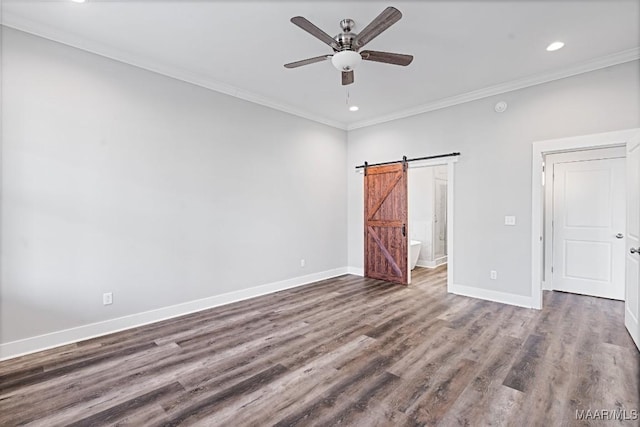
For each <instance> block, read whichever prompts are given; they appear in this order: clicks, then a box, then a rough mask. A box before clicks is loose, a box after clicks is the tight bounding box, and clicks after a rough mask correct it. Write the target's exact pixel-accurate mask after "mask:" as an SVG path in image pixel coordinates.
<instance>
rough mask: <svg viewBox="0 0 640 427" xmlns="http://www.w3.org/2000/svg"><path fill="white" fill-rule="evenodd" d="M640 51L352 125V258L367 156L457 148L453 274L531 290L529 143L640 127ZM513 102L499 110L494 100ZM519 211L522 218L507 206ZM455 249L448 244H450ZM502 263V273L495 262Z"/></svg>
mask: <svg viewBox="0 0 640 427" xmlns="http://www.w3.org/2000/svg"><path fill="white" fill-rule="evenodd" d="M639 76H640V69H639V64H638V61H634V62H631V63H626V64H622V65H618V66H614V67H609V68H606V69H602V70H599V71H594V72H590V73H586V74H582V75H578V76H574V77H570V78H566V79H562V80H557V81H554V82H551V83H546V84H543V85H539V86H534V87H530V88H527V89H522V90H518V91H514V92H509V93H505V94H503V95H499V96H495V97H491V98H486V99H482V100H478V101H474V102H469V103H466V104H462V105H457V106H454V107H450V108H446V109H442V110H438V111H433V112H429V113H425V114H421V115H417V116H413V117H409V118H406V119H401V120H396V121H393V122H389V123H384V124H380V125H377V126H371V127H367V128H363V129H358V130H353V131H350V132H349V135H348V138H349V143H348V157H347V163H348V198H349V238H348V241H349V265H350V266H353V267H362V264H363V262H362V258H363V246H362V227H361V224H362V210H363V208H362V175H360V174H356V173H354V172H353V167H354V166H356V165H358V164H362V162H363V161H365V160H366V161H368V162H369V163H372V162H377V161H386V160H393V159H398V158H401V157H402V155H407V156H408V157H419V156H425V155H430V154H441V153H449V152H452V151H460V152H461V153H462V155H461V156H460V159H459V162H458V163H457V164H456V165H455V187H454V191H455V200H454V203H455V213H454V214H455V217H454V223H453V227H454V247H453V260H454V272H453V280H454V282H455V283H456V284H458V285H466V286H474V287H478V288H484V289H488V290H494V291H500V292H506V293H512V294H517V295H523V296H528V295H530V288H531V143H532V142H533V141H536V140H543V139H552V138H561V137H567V136H574V135H582V134H589V133H597V132H605V131H611V130H617V129H627V128H635V127H640V99H639V98H640V85H639V80H640V79H639ZM499 100H504V101H507V103H508V104H509V108H508V109H507V111H506V112H504V113H502V114H498V113H496V112H494V109H493V107H494V105H495V103H496V102H497V101H499ZM505 215H515V216H516V217H517V225H516V226H515V227H509V226H504V225H503V224H504V216H505ZM450 255H451V254H450ZM490 270H497V271H498V280H490V279H489V271H490Z"/></svg>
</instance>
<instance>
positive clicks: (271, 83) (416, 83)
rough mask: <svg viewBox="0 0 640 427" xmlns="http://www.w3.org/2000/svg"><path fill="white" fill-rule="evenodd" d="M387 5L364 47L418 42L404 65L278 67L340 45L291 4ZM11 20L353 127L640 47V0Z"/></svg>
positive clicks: (95, 2)
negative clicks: (307, 28)
mask: <svg viewBox="0 0 640 427" xmlns="http://www.w3.org/2000/svg"><path fill="white" fill-rule="evenodd" d="M387 6H395V7H396V8H398V9H399V10H400V11H401V12H402V13H403V18H402V19H401V20H400V21H399V22H398V23H396V24H395V25H393V26H392V27H391V28H389V29H388V30H387V31H386V32H384V33H383V34H381V35H380V36H379V37H378V38H376V39H375V40H373V41H372V42H371V43H369V44H368V45H367V49H371V50H381V51H390V52H398V53H408V54H412V55H414V57H415V59H414V61H413V63H412V64H411V65H409V66H408V67H398V66H394V65H387V64H379V63H373V62H366V61H365V62H363V63H362V64H361V65H360V67H359V68H358V69H357V70H356V71H355V80H356V81H355V84H353V85H350V86H347V87H343V86H341V84H340V74H339V72H338V71H336V70H335V69H334V68H333V67H332V66H331V63H330V61H327V62H324V63H317V64H312V65H308V66H305V67H301V68H297V69H285V68H284V67H283V64H285V63H287V62H292V61H296V60H300V59H304V58H308V57H313V56H318V55H322V54H325V53H327V54H328V53H331V49H330V48H329V47H328V46H326V45H324V44H323V43H322V42H321V41H319V40H317V39H315V38H313V37H312V36H310V35H309V34H307V33H305V32H303V31H302V30H301V29H299V28H298V27H296V26H295V25H293V24H291V23H290V22H289V19H290V18H291V17H293V16H296V15H302V16H304V17H306V18H307V19H309V20H310V21H311V22H313V23H314V24H316V25H317V26H319V27H320V28H322V29H323V30H325V31H326V32H327V33H329V34H330V35H332V36H333V35H335V34H337V33H338V32H339V26H338V24H339V21H340V20H341V19H343V18H352V19H354V20H355V21H356V28H355V29H354V31H355V32H358V31H359V30H361V29H362V28H364V26H365V25H366V24H368V23H369V22H370V21H371V20H372V19H373V18H374V17H375V16H377V15H378V14H379V13H380V12H381V11H382V10H383V9H384V8H385V7H387ZM2 23H3V24H4V25H7V26H10V27H13V28H17V29H21V30H24V31H27V32H31V33H34V34H38V35H40V36H43V37H46V38H50V39H53V40H57V41H60V42H63V43H67V44H69V45H72V46H76V47H79V48H82V49H86V50H89V51H92V52H96V53H99V54H102V55H105V56H108V57H111V58H114V59H118V60H121V61H124V62H128V63H131V64H134V65H138V66H141V67H144V68H147V69H151V70H154V71H158V72H161V73H163V74H167V75H170V76H173V77H176V78H180V79H183V80H186V81H190V82H193V83H197V84H200V85H202V86H205V87H209V88H212V89H215V90H218V91H221V92H225V93H228V94H231V95H234V96H238V97H241V98H244V99H248V100H251V101H254V102H258V103H261V104H264V105H269V106H272V107H275V108H278V109H281V110H284V111H289V112H292V113H294V114H298V115H301V116H303V117H308V118H311V119H314V120H317V121H320V122H323V123H327V124H330V125H333V126H337V127H340V128H344V129H352V128H357V127H361V126H365V125H368V124H373V123H377V122H381V121H385V120H389V119H392V118H397V117H402V116H406V115H409V114H415V113H417V112H422V111H429V110H433V109H436V108H440V107H442V106H447V105H452V104H455V103H458V102H463V101H466V100H470V99H477V98H479V97H482V96H488V95H493V94H496V93H501V92H505V91H507V90H512V89H515V88H520V87H526V86H529V85H532V84H536V83H540V82H544V81H549V80H553V79H555V78H561V77H565V76H568V75H573V74H577V73H579V72H584V71H588V70H592V69H597V68H602V67H604V66H608V65H613V64H616V63H622V62H626V61H630V60H634V59H638V58H639V57H640V48H639V46H640V0H602V1H596V0H582V1H577V0H575V1H551V0H537V1H518V0H511V1H508V0H494V1H459V0H449V1H420V2H419V1H395V2H394V1H386V2H380V1H367V2H364V1H342V2H333V1H291V0H289V1H196V2H187V1H149V0H148V1H99V0H87V2H86V3H83V4H77V3H73V2H71V1H70V0H65V1H28V0H25V1H17V0H13V1H12V0H5V1H4V3H3V5H2ZM555 40H562V41H563V42H565V43H566V46H565V48H564V49H561V50H559V51H557V52H553V53H550V52H547V51H546V50H545V48H546V46H547V45H548V44H549V43H550V42H552V41H555ZM347 88H348V89H347ZM347 90H348V92H349V97H350V100H351V102H352V103H353V104H357V105H358V106H359V107H360V110H359V111H358V112H355V113H354V112H350V111H348V109H347V106H346V97H347Z"/></svg>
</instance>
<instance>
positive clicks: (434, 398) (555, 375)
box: [0, 267, 640, 426]
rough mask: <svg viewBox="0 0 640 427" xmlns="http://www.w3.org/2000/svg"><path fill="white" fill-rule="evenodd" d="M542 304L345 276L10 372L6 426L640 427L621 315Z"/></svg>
mask: <svg viewBox="0 0 640 427" xmlns="http://www.w3.org/2000/svg"><path fill="white" fill-rule="evenodd" d="M544 298H545V301H544V310H542V311H536V310H529V309H523V308H518V307H512V306H507V305H502V304H498V303H492V302H488V301H480V300H475V299H472V298H466V297H461V296H456V295H450V294H447V293H446V267H441V268H438V269H435V270H428V269H420V268H418V269H416V270H414V274H413V283H412V285H411V286H409V287H408V288H407V287H404V286H400V285H392V284H389V283H385V282H381V281H377V280H371V279H364V278H361V277H356V276H342V277H339V278H335V279H331V280H326V281H323V282H318V283H314V284H311V285H308V286H304V287H299V288H295V289H291V290H287V291H283V292H278V293H276V294H271V295H266V296H262V297H259V298H255V299H251V300H247V301H242V302H238V303H235V304H231V305H226V306H223V307H218V308H214V309H210V310H206V311H202V312H199V313H195V314H192V315H188V316H184V317H181V318H177V319H172V320H168V321H164V322H161V323H156V324H152V325H148V326H144V327H140V328H136V329H131V330H128V331H124V332H120V333H116V334H112V335H108V336H105V337H101V338H96V339H92V340H88V341H83V342H79V343H77V344H72V345H67V346H64V347H59V348H56V349H52V350H48V351H43V352H40V353H36V354H32V355H28V356H24V357H21V358H16V359H11V360H7V361H4V362H0V425H2V426H13V425H22V424H29V425H34V426H57V425H74V426H94V425H95V426H98V425H134V426H172V425H205V426H218V425H220V426H231V425H232V426H263V425H277V426H297V425H305V426H306V425H321V426H333V425H359V426H396V425H408V426H412V425H443V426H456V425H465V426H487V425H505V426H522V425H538V426H554V425H567V426H573V425H624V424H626V425H633V426H638V425H640V422H639V421H638V420H637V419H636V420H632V419H627V420H622V421H620V420H618V421H615V424H612V423H613V421H607V420H606V419H604V420H603V413H602V412H601V411H602V410H607V411H610V412H613V411H626V412H616V415H617V416H620V415H622V416H623V417H626V418H633V417H634V414H638V411H640V391H639V386H640V354H639V352H638V350H637V349H636V348H635V346H634V344H633V342H632V341H631V338H630V337H629V336H628V335H627V333H626V331H625V329H624V326H623V304H622V303H621V302H618V301H611V300H605V299H599V298H592V297H585V296H578V295H571V294H566V293H560V292H546V293H545V295H544ZM585 410H590V411H591V412H590V413H591V419H590V420H579V419H577V417H576V411H585ZM596 411H600V412H596ZM634 411H635V412H634ZM586 414H589V412H587V413H586ZM583 416H584V415H583Z"/></svg>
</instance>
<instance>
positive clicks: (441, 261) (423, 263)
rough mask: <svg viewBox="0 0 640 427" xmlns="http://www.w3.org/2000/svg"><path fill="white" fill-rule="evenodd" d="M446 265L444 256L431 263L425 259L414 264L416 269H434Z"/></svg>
mask: <svg viewBox="0 0 640 427" xmlns="http://www.w3.org/2000/svg"><path fill="white" fill-rule="evenodd" d="M446 263H447V257H446V256H444V257H441V258H438V259H435V260H433V261H431V260H426V259H419V260H418V262H417V263H416V265H417V266H418V267H425V268H436V267H440V266H441V265H444V264H446Z"/></svg>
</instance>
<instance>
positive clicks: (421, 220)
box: [408, 165, 448, 271]
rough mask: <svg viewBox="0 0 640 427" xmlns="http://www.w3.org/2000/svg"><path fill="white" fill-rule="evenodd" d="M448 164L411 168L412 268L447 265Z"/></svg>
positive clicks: (409, 188) (410, 246)
mask: <svg viewBox="0 0 640 427" xmlns="http://www.w3.org/2000/svg"><path fill="white" fill-rule="evenodd" d="M447 169H448V168H447V165H436V166H425V167H421V168H410V169H409V180H408V195H409V238H410V241H409V268H410V271H413V270H414V269H415V268H416V267H418V268H420V267H423V268H436V267H439V266H441V265H445V264H447V256H448V245H447V211H448V208H447V206H448V200H447V199H448V172H447Z"/></svg>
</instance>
